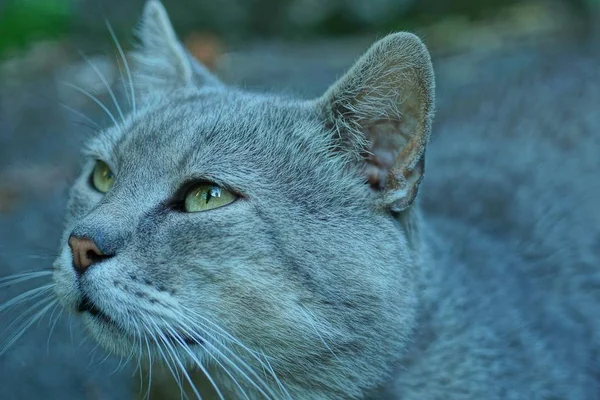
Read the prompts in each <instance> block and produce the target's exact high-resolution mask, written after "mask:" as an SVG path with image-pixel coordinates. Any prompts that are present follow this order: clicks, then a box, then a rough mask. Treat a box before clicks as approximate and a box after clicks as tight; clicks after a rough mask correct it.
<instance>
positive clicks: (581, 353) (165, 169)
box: [55, 2, 600, 400]
mask: <svg viewBox="0 0 600 400" xmlns="http://www.w3.org/2000/svg"><path fill="white" fill-rule="evenodd" d="M141 36H142V40H143V41H144V46H145V47H144V48H143V49H142V51H141V57H139V60H140V62H139V66H138V67H137V69H134V77H135V79H136V80H135V84H136V87H137V88H138V89H140V91H139V94H138V96H139V102H138V104H137V110H136V111H135V112H134V113H133V114H132V115H129V116H126V118H124V120H123V121H122V122H121V121H118V120H117V119H116V118H115V125H116V126H115V127H113V128H111V129H109V130H108V131H106V132H103V133H102V134H101V135H100V136H98V138H96V139H94V141H92V142H91V143H90V144H89V146H88V149H89V150H88V152H87V153H88V155H89V156H90V157H89V159H90V161H89V163H88V164H87V165H86V166H85V167H84V171H83V173H82V175H81V177H80V178H79V179H78V180H77V182H76V183H75V185H74V187H73V190H72V194H71V201H70V205H69V216H68V218H67V229H66V230H65V236H64V240H63V247H62V254H61V256H60V257H59V259H58V260H57V262H56V263H55V266H56V268H57V271H56V274H55V281H56V291H57V294H58V297H59V299H60V300H61V302H62V303H63V305H65V306H66V307H67V308H70V309H72V310H79V311H80V312H82V313H83V318H84V321H85V322H86V325H87V326H88V328H89V330H90V332H91V334H92V336H93V337H94V338H95V339H96V340H97V341H98V342H99V343H101V344H102V345H103V346H104V347H106V348H108V349H110V350H112V351H114V352H116V353H120V354H122V355H124V356H128V355H129V354H130V353H132V354H133V357H140V359H142V360H143V361H144V362H147V361H149V360H147V359H146V360H144V358H147V353H148V352H149V353H151V357H152V360H153V361H156V360H157V359H162V360H163V362H164V361H165V360H166V362H167V363H168V364H170V366H171V368H178V367H179V366H180V365H179V362H181V365H183V364H184V363H185V364H187V365H188V366H189V367H190V368H189V369H190V370H191V371H193V372H190V373H191V374H193V375H194V376H193V377H191V378H193V379H194V380H196V382H200V383H199V384H198V386H197V388H199V389H196V390H194V389H191V388H188V389H186V391H187V392H188V394H189V395H191V396H192V397H193V396H198V395H202V397H203V398H210V397H211V396H213V397H216V398H218V397H219V396H218V394H217V393H216V391H215V390H214V389H213V390H212V393H210V394H209V393H208V392H207V391H206V390H208V389H206V388H210V387H211V386H215V387H218V388H219V390H221V391H222V395H223V396H224V397H225V398H228V399H229V398H244V395H243V394H242V393H247V396H248V397H249V398H251V399H253V398H264V397H267V398H288V397H291V398H294V399H311V400H312V399H315V400H318V399H350V398H372V399H408V400H412V399H563V398H568V399H592V398H595V397H594V396H596V397H597V396H599V395H600V388H599V384H598V374H599V369H600V367H599V366H598V361H597V359H598V358H597V357H598V349H599V348H600V333H599V331H600V329H598V328H599V327H600V317H598V314H600V313H596V312H595V308H596V307H595V306H596V305H597V304H599V303H600V287H599V285H600V284H599V281H600V277H599V274H600V272H599V268H598V261H597V260H598V257H597V252H598V250H597V249H598V245H599V244H598V238H599V233H598V228H597V227H598V226H599V225H598V223H597V222H600V221H597V220H598V218H599V216H598V213H597V212H596V210H597V204H599V202H598V200H600V198H599V197H600V196H599V195H600V190H599V188H598V183H597V180H596V181H594V177H595V173H596V172H597V171H598V164H599V163H598V161H597V159H598V157H597V155H596V154H597V153H596V152H595V151H594V148H593V146H586V145H584V144H583V142H580V141H578V140H576V139H577V138H576V137H574V134H573V133H572V132H564V135H559V137H553V138H546V137H545V136H544V127H545V126H546V124H548V123H550V122H548V121H545V120H539V119H537V120H533V121H528V120H523V119H521V121H524V122H523V123H524V124H525V125H519V126H511V125H510V121H512V118H513V114H512V113H514V112H515V111H516V110H522V109H523V108H524V107H525V106H527V107H530V108H532V109H533V108H534V107H540V108H543V107H544V105H543V104H533V103H532V102H531V100H537V99H527V98H526V97H525V98H523V99H522V100H519V99H517V101H515V99H511V101H510V102H509V103H507V104H508V105H507V106H506V107H505V108H503V106H502V105H498V104H496V105H486V104H485V103H482V104H481V105H479V106H478V107H479V108H478V111H477V113H475V114H474V118H479V119H483V120H485V121H490V124H493V122H494V121H497V119H500V120H502V121H506V123H507V124H508V125H507V126H506V132H502V129H498V128H497V127H496V128H495V129H491V130H487V129H486V128H485V127H486V124H485V123H483V124H480V125H479V126H481V128H482V132H481V138H479V139H478V140H475V141H473V140H472V135H473V133H472V130H471V131H470V134H469V137H468V138H463V140H461V138H460V137H452V136H451V135H452V133H453V132H452V130H455V129H456V127H448V126H443V125H442V126H441V129H438V130H437V131H436V135H438V138H437V139H435V140H434V146H433V147H432V150H429V154H428V159H430V160H431V159H433V162H432V165H437V170H432V169H429V168H430V166H429V164H428V176H427V179H426V180H425V181H424V182H426V183H424V184H423V185H422V186H423V187H424V188H425V192H427V193H426V195H425V197H424V202H423V203H424V204H423V205H424V211H425V212H424V213H423V216H422V215H421V212H420V211H419V209H418V203H419V202H418V201H415V196H416V194H417V190H418V188H419V185H420V183H421V179H422V177H423V171H424V168H425V165H424V151H425V145H426V143H427V140H428V136H429V131H430V128H431V123H432V114H433V102H434V95H433V90H434V86H433V74H432V69H431V63H430V61H429V56H428V54H427V51H426V49H425V47H424V46H423V45H422V43H421V42H420V41H419V40H418V39H417V38H416V37H414V36H413V35H409V34H396V35H391V36H389V37H388V38H385V39H383V40H382V41H380V42H379V43H378V44H376V45H375V46H374V47H373V48H372V49H371V50H370V51H369V52H368V53H367V55H366V56H364V57H363V58H361V60H359V61H358V63H357V65H356V66H355V67H354V68H353V69H352V70H351V71H350V72H349V73H348V74H347V75H346V76H345V77H344V78H342V79H341V80H340V81H339V83H337V84H336V85H334V86H333V87H332V89H330V90H329V91H328V92H327V93H325V94H324V95H323V96H322V97H321V98H319V99H317V100H315V101H297V100H293V99H285V98H279V97H276V96H271V95H257V94H251V93H246V92H243V91H239V90H236V89H232V88H227V87H225V86H224V85H222V84H221V83H220V82H218V81H217V80H216V79H215V78H214V77H212V76H211V75H209V74H208V73H207V72H206V71H205V70H204V69H203V68H202V67H201V66H198V65H195V64H194V63H193V61H191V60H190V59H189V58H188V56H187V55H186V53H185V52H184V51H183V50H182V48H181V46H180V45H179V44H178V42H177V41H176V39H175V37H174V34H173V32H172V30H171V28H170V26H169V25H168V20H167V19H166V14H164V10H163V9H162V6H160V4H158V3H156V2H149V3H148V5H147V7H146V11H145V17H144V25H143V26H142V30H141ZM532 85H535V83H533V84H532ZM581 89H582V91H578V90H576V89H574V92H573V93H571V92H569V93H568V94H569V95H577V94H580V95H590V96H592V98H591V99H590V100H592V99H594V98H596V99H598V97H597V96H596V95H595V94H594V93H591V92H584V91H583V89H585V88H583V87H582V88H581ZM499 90H500V89H499ZM572 90H573V89H572ZM552 93H554V91H552ZM590 93H591V94H590ZM510 95H511V94H510V93H507V96H510ZM520 95H521V96H523V92H521V94H520ZM594 96H596V97H594ZM132 97H133V96H132ZM507 100H508V99H507ZM544 101H548V102H550V101H551V98H550V97H548V98H545V99H544ZM486 107H487V108H486ZM586 111H587V112H586ZM582 112H583V113H584V114H585V115H587V116H588V118H590V120H589V125H590V126H600V123H595V122H594V121H595V120H594V121H592V119H594V118H595V119H596V120H597V119H598V116H597V114H590V113H593V110H582ZM538 114H539V112H538ZM538 123H539V124H540V125H537V124H538ZM519 132H527V134H526V135H523V136H519ZM578 132H580V133H581V135H582V137H583V136H587V135H591V134H593V132H590V131H589V130H588V128H587V126H585V127H582V128H581V129H580V130H579V131H578ZM500 133H504V135H500ZM592 142H593V143H596V144H597V139H594V140H592ZM494 143H498V147H500V146H502V147H503V148H504V149H506V148H511V149H512V151H507V152H506V154H513V155H514V157H515V158H518V159H519V162H512V161H511V160H510V159H506V158H496V159H494V158H492V157H490V149H494V148H495V147H496V146H495V145H494ZM507 143H510V144H507ZM436 146H437V149H436V148H435V147H436ZM557 146H558V147H557ZM561 146H562V147H561ZM564 146H570V154H573V157H575V155H577V157H579V158H580V159H579V160H572V161H571V160H570V159H569V158H565V157H564V154H569V151H565V149H564V148H563V147H564ZM496 148H497V147H496ZM557 148H558V149H557ZM597 148H598V146H597V147H596V149H597ZM505 151H506V150H505ZM369 153H370V154H369ZM457 154H459V155H460V156H457ZM559 154H562V155H563V156H562V157H559ZM581 157H585V158H586V159H585V160H583V162H582V160H581ZM588 158H589V159H588ZM457 159H458V160H460V162H458V163H457V162H456V160H457ZM95 160H100V161H102V162H103V163H105V164H101V166H102V165H107V166H108V167H110V168H109V169H110V170H112V172H111V173H108V172H107V173H106V174H105V175H104V176H103V177H102V176H101V177H98V176H96V170H97V169H98V165H99V164H98V163H95ZM576 161H577V162H576ZM559 162H560V163H559ZM581 165H584V166H586V168H585V169H583V170H582V169H581V168H580V166H581ZM108 167H107V168H108ZM106 171H108V170H106ZM106 171H105V172H106ZM113 174H114V178H113V177H112V176H113ZM576 174H578V175H577V178H572V179H569V177H573V176H575V175H576ZM90 175H91V177H90ZM96 179H99V181H96ZM102 179H105V180H104V181H102ZM575 179H577V180H581V179H589V181H590V183H589V185H583V186H581V185H575V184H572V183H573V182H574V181H575ZM458 180H459V181H458ZM428 181H429V182H428ZM98 182H100V183H98ZM199 182H200V183H201V182H211V184H214V185H218V186H219V187H220V188H222V189H223V190H226V191H228V192H232V193H234V194H235V195H236V196H237V201H234V202H231V203H229V204H226V205H224V206H223V207H220V208H219V209H214V210H213V209H211V210H207V211H205V212H197V213H196V212H188V211H190V210H188V209H184V208H185V207H187V204H188V203H187V201H188V200H189V190H190V188H194V187H196V186H197V185H198V184H199ZM366 182H368V183H369V184H368V183H366ZM427 182H428V183H427ZM109 183H110V185H109ZM104 184H106V186H103V185H104ZM94 185H95V189H94ZM194 185H196V186H194ZM459 185H463V186H462V188H461V189H460V190H459V189H456V188H457V187H458V186H459ZM469 185H472V187H473V188H474V189H473V191H475V190H477V191H478V192H479V193H482V191H481V186H482V185H489V191H488V193H489V197H486V196H477V197H475V196H474V197H473V198H469V197H468V196H466V197H465V193H468V192H469V190H465V186H466V187H469ZM105 189H106V190H105ZM211 190H212V189H211ZM419 197H422V195H421V194H420V195H419ZM440 198H447V199H448V201H447V202H446V203H444V202H442V203H440V201H439V199H440ZM432 199H436V201H435V202H434V201H432ZM208 201H209V198H208V197H206V204H208ZM440 204H446V205H447V207H446V208H444V207H442V206H440ZM457 214H459V215H462V218H461V220H460V221H457V219H456V218H454V216H455V215H457ZM500 225H501V226H502V229H498V227H499V226H500ZM498 232H502V233H501V234H498ZM566 236H569V237H571V236H574V237H576V238H577V239H576V240H569V241H567V240H566V239H565V241H564V242H562V241H561V238H562V237H566ZM225 331H227V332H225ZM233 336H235V338H234V337H233ZM241 342H243V346H242V344H241ZM157 343H158V345H157ZM248 348H250V349H251V350H249V349H248ZM209 354H211V355H210V356H209ZM214 360H217V361H214ZM265 360H266V361H265ZM205 361H210V362H209V363H208V366H206V368H207V372H208V374H206V375H209V376H211V377H212V378H214V380H213V381H211V380H210V379H208V378H207V377H206V376H205V374H204V373H202V372H201V371H199V370H200V369H201V368H203V367H204V366H205V365H206V362H205ZM157 374H160V375H157ZM164 374H166V375H167V376H168V375H170V372H169V371H168V370H166V369H163V371H162V373H161V372H159V371H158V370H157V371H155V372H154V379H153V380H152V387H151V392H152V393H154V394H155V395H156V394H157V393H160V396H159V397H155V398H169V397H172V398H179V397H180V391H179V384H177V385H175V386H174V389H173V390H171V389H169V388H170V387H173V386H172V383H173V382H174V381H173V380H172V382H171V383H169V382H166V383H165V382H164V381H163V380H162V378H161V377H160V376H161V375H164ZM178 377H179V379H182V380H183V381H186V380H187V379H186V377H185V376H182V375H178ZM191 378H190V380H191ZM212 378H211V379H212ZM167 381H168V379H167ZM165 388H167V391H168V395H167V394H166V393H165V392H164V390H165ZM198 390H199V391H200V392H199V393H198Z"/></svg>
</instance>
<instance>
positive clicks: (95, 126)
mask: <svg viewBox="0 0 600 400" xmlns="http://www.w3.org/2000/svg"><path fill="white" fill-rule="evenodd" d="M60 106H61V107H63V108H64V109H66V110H69V111H71V112H72V113H73V114H75V115H77V116H78V117H79V118H81V119H84V120H86V121H87V122H89V123H90V124H92V127H94V128H95V129H97V130H98V131H101V130H102V127H101V126H100V125H99V124H98V123H97V122H96V121H94V120H93V119H91V118H90V117H88V116H87V115H85V114H84V113H82V112H81V111H78V110H76V109H74V108H73V107H71V106H69V105H66V104H65V103H62V102H61V103H60Z"/></svg>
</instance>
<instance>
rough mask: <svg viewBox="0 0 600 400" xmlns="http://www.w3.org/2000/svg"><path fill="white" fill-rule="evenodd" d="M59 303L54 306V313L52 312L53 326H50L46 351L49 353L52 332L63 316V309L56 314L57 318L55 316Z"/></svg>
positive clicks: (51, 320)
mask: <svg viewBox="0 0 600 400" xmlns="http://www.w3.org/2000/svg"><path fill="white" fill-rule="evenodd" d="M59 305H60V304H59V303H58V302H57V303H56V305H55V306H54V308H53V309H52V313H51V314H50V322H51V324H52V326H51V327H50V333H48V340H47V341H46V352H47V353H50V339H51V338H52V333H53V332H54V328H55V327H56V323H57V322H58V320H59V319H60V317H61V316H62V313H63V310H62V309H61V310H60V312H59V313H58V314H56V318H53V317H54V313H55V312H56V310H57V308H58V306H59Z"/></svg>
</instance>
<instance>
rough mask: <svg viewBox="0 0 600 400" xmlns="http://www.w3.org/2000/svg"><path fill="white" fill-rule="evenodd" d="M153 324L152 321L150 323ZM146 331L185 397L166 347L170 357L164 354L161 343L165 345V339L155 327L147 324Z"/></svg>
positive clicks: (171, 356) (170, 355)
mask: <svg viewBox="0 0 600 400" xmlns="http://www.w3.org/2000/svg"><path fill="white" fill-rule="evenodd" d="M149 322H152V321H149ZM144 326H145V329H146V331H147V332H149V333H150V334H151V335H152V338H153V339H154V343H156V347H157V348H158V351H159V353H160V355H161V358H162V360H163V361H164V362H165V363H166V364H167V368H169V371H170V372H171V375H172V376H173V378H174V379H175V382H176V383H177V386H178V387H179V390H180V391H181V397H183V395H184V389H183V384H182V382H181V379H180V377H179V376H178V374H176V373H175V370H173V367H176V366H175V361H174V359H173V355H172V354H171V353H170V352H169V351H168V349H167V348H166V346H165V351H166V352H167V354H168V355H169V357H167V356H166V355H165V352H163V348H162V346H161V343H160V342H159V339H160V341H162V342H163V343H164V339H163V338H162V337H161V336H160V335H161V334H160V332H158V331H155V330H154V328H153V327H151V326H148V324H147V323H144ZM157 335H159V337H157ZM169 359H170V360H169ZM170 361H173V366H171V363H170Z"/></svg>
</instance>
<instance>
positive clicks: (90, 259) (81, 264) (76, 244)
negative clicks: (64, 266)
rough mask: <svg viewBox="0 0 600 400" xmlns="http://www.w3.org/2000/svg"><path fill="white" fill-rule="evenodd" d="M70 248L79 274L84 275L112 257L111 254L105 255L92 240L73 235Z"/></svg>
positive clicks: (70, 239) (74, 265)
mask: <svg viewBox="0 0 600 400" xmlns="http://www.w3.org/2000/svg"><path fill="white" fill-rule="evenodd" d="M69 247H70V248H71V253H72V254H73V268H74V269H75V272H77V273H78V274H83V273H84V272H85V271H86V270H87V269H88V268H89V267H91V266H92V265H94V264H96V263H98V262H100V261H102V260H104V259H107V258H110V257H112V255H111V254H104V253H103V252H102V251H101V250H100V249H99V248H98V245H96V243H95V242H94V241H93V240H92V239H89V238H85V237H78V236H74V235H71V236H70V237H69Z"/></svg>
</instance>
